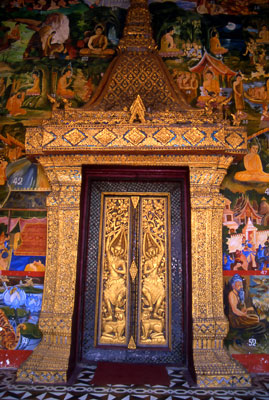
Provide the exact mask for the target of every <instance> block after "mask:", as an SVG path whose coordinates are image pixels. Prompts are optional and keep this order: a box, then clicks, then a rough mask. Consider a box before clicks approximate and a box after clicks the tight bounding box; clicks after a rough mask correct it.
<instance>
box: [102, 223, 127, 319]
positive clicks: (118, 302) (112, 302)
mask: <svg viewBox="0 0 269 400" xmlns="http://www.w3.org/2000/svg"><path fill="white" fill-rule="evenodd" d="M125 254H126V234H125V232H124V230H120V231H119V232H117V233H116V234H115V235H114V236H113V234H112V235H111V236H108V237H107V238H106V257H107V269H108V279H107V281H106V283H105V290H104V303H105V308H106V318H105V320H106V321H112V320H113V315H114V311H113V308H112V306H114V309H116V308H117V309H119V308H122V307H124V305H125V301H126V282H125V277H126V263H125V260H124V258H125Z"/></svg>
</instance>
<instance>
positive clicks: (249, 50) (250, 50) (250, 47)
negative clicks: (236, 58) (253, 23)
mask: <svg viewBox="0 0 269 400" xmlns="http://www.w3.org/2000/svg"><path fill="white" fill-rule="evenodd" d="M257 52H258V46H257V43H256V42H255V40H254V39H253V38H250V39H249V41H248V42H247V44H246V51H245V53H244V54H243V56H247V55H248V56H249V59H250V62H251V64H253V65H254V64H256V61H257Z"/></svg>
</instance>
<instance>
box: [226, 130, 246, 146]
mask: <svg viewBox="0 0 269 400" xmlns="http://www.w3.org/2000/svg"><path fill="white" fill-rule="evenodd" d="M226 142H227V143H228V144H229V145H230V146H231V147H232V148H234V149H236V148H237V147H238V146H239V145H241V144H242V142H243V138H242V136H240V135H239V134H238V133H235V132H233V133H231V135H229V136H228V137H227V138H226Z"/></svg>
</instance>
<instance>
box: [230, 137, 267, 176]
mask: <svg viewBox="0 0 269 400" xmlns="http://www.w3.org/2000/svg"><path fill="white" fill-rule="evenodd" d="M258 151H259V144H258V143H256V142H252V143H251V144H250V150H249V153H248V154H246V155H245V157H244V167H245V171H239V172H236V173H235V175H234V179H236V180H238V181H241V182H248V181H249V182H265V183H267V182H269V174H267V173H266V172H264V171H263V166H262V162H261V158H260V156H259V154H258Z"/></svg>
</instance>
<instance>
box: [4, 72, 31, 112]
mask: <svg viewBox="0 0 269 400" xmlns="http://www.w3.org/2000/svg"><path fill="white" fill-rule="evenodd" d="M24 98H25V91H23V90H21V82H20V80H17V79H14V81H13V82H12V88H11V94H10V97H9V98H8V100H7V103H6V109H7V110H8V112H9V114H10V115H11V116H14V117H15V116H17V115H24V114H26V110H25V109H24V108H22V103H23V101H24Z"/></svg>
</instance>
